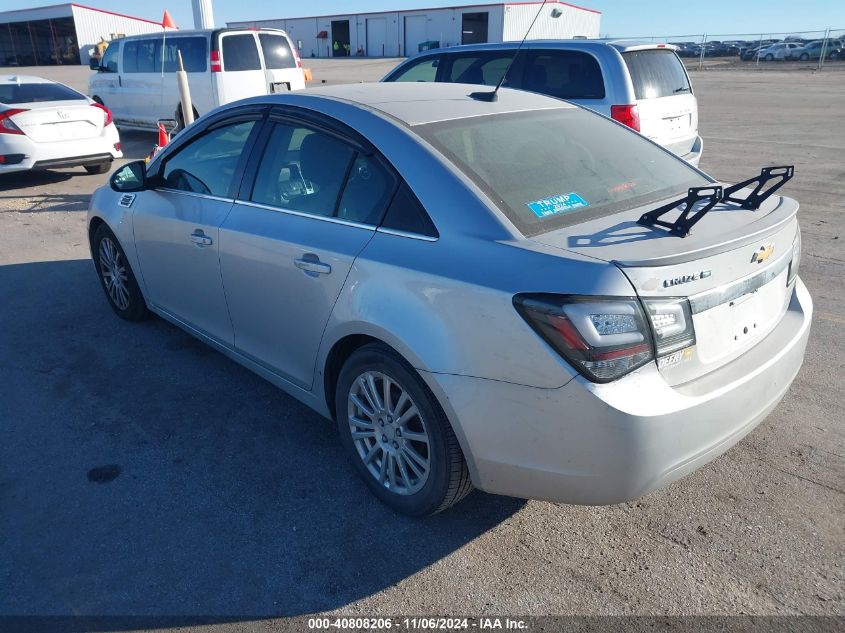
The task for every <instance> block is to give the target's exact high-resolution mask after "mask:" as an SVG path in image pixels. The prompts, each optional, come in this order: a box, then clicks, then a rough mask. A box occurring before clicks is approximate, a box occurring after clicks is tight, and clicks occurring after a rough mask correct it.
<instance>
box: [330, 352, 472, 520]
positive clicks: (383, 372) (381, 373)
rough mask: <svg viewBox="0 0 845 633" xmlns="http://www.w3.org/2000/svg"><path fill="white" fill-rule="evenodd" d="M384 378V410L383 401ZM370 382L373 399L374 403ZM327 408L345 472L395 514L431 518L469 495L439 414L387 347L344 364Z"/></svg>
mask: <svg viewBox="0 0 845 633" xmlns="http://www.w3.org/2000/svg"><path fill="white" fill-rule="evenodd" d="M385 377H386V378H387V379H388V380H389V384H390V386H388V392H387V393H388V394H390V400H391V401H392V406H391V403H388V402H385V400H386V399H387V398H386V397H385V391H384V387H385V384H384V378H385ZM370 378H371V379H372V382H370V381H369V380H368V379H370ZM370 384H372V385H374V386H375V394H376V395H377V396H378V397H376V398H375V402H373V396H372V394H373V389H372V387H370V386H369V385H370ZM403 394H404V395H403ZM405 397H407V399H404V398H405ZM403 399H404V400H403ZM358 403H361V404H363V407H359V406H358ZM373 405H375V406H373ZM335 408H336V410H337V412H336V415H335V417H336V421H337V427H338V431H339V433H340V440H341V443H342V444H343V445H344V447H345V448H346V451H347V454H348V456H349V458H350V459H351V460H352V464H353V466H354V467H355V469H356V470H357V471H358V473H359V474H360V475H361V477H362V478H363V479H364V482H365V483H366V485H367V486H368V487H369V489H370V491H371V492H372V493H373V494H374V495H375V496H376V497H378V498H379V499H380V500H381V501H382V502H383V503H385V504H386V505H388V506H389V507H390V508H392V509H393V510H395V511H396V512H399V513H401V514H405V515H408V516H413V517H421V516H428V515H432V514H436V513H438V512H441V511H443V510H445V509H446V508H448V507H450V506H452V505H454V504H455V503H457V502H458V501H460V500H461V499H463V498H464V497H465V496H466V495H467V494H469V493H470V492H471V491H472V481H471V479H470V476H469V470H468V469H467V464H466V460H465V459H464V455H463V452H462V451H461V447H460V445H459V444H458V439H457V437H455V432H454V431H453V430H452V427H451V426H450V424H449V421H448V420H447V418H446V414H445V413H444V412H443V409H442V408H441V407H440V404H439V403H438V402H437V399H436V398H435V397H434V394H433V393H431V390H430V389H429V388H428V386H427V385H426V384H425V382H423V380H422V378H420V376H419V374H417V372H416V371H415V370H414V368H413V367H411V366H410V365H409V364H408V363H407V362H406V361H405V360H404V359H403V358H402V357H401V356H399V355H398V354H397V353H396V352H395V351H393V350H392V349H391V348H389V347H388V346H386V345H384V344H382V343H372V344H368V345H364V346H363V347H361V348H360V349H358V350H357V351H355V352H354V353H353V354H352V355H351V356H350V357H349V359H347V361H346V363H345V364H344V365H343V368H342V369H341V371H340V375H339V377H338V381H337V387H336V389H335ZM414 408H415V409H416V412H417V414H414V413H413V412H412V410H413V409H414ZM367 409H369V411H370V412H371V413H368V412H367ZM371 414H372V415H371ZM394 415H395V416H396V418H394ZM352 419H355V420H357V421H358V423H357V424H356V423H354V422H352V421H351V420H352ZM402 419H405V422H401V420H402ZM353 426H354V427H355V432H356V434H357V437H355V438H353ZM377 434H379V435H380V436H381V437H380V438H379V437H377ZM412 434H413V436H414V437H413V438H411V437H410V436H411V435H412ZM421 438H425V439H424V440H423V439H421ZM367 458H369V459H367ZM419 458H422V460H420V459H419ZM365 461H366V463H365ZM426 464H427V465H426ZM371 469H372V470H371ZM403 470H404V472H402V471H403Z"/></svg>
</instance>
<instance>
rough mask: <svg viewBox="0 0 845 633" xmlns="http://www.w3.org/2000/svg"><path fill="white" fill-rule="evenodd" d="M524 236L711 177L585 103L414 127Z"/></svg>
mask: <svg viewBox="0 0 845 633" xmlns="http://www.w3.org/2000/svg"><path fill="white" fill-rule="evenodd" d="M414 130H415V131H416V132H417V133H418V134H420V135H421V136H422V137H423V138H425V139H426V140H427V141H429V142H430V143H431V144H432V145H434V147H435V148H437V149H438V150H439V151H440V152H441V153H442V154H443V155H445V156H446V157H447V158H448V159H449V160H451V161H452V162H453V163H454V164H455V165H456V166H457V167H458V168H459V169H460V170H461V171H463V172H464V173H465V174H466V175H467V176H468V177H469V178H470V179H471V180H473V181H474V182H475V183H476V184H477V185H478V186H479V187H480V188H481V189H482V190H483V191H485V192H486V193H487V194H488V195H489V196H490V198H491V199H492V200H493V201H494V202H496V203H497V204H498V206H499V207H500V208H501V210H502V211H503V212H504V213H505V215H506V216H507V217H508V219H510V220H511V222H513V223H514V225H516V227H517V228H518V229H519V230H520V232H522V233H523V234H524V235H525V236H532V235H538V234H541V233H546V232H548V231H551V230H554V229H557V228H560V227H563V226H569V225H572V224H578V223H580V222H584V221H586V220H590V219H593V218H597V217H602V216H605V215H610V214H612V213H616V212H618V211H621V210H623V209H629V208H632V207H635V206H639V205H643V204H648V203H650V202H656V201H658V200H663V199H665V198H669V197H671V196H674V195H682V194H685V193H686V191H687V189H688V188H689V187H694V186H703V185H706V184H708V183H709V181H708V180H707V179H706V178H705V177H704V176H702V175H701V174H700V173H699V172H697V171H696V170H694V169H693V168H692V167H690V166H689V165H687V163H685V162H684V161H683V160H681V159H679V158H676V157H675V156H673V155H672V154H669V153H668V152H666V151H665V150H663V149H662V148H660V147H658V146H657V145H655V144H653V143H651V142H650V141H648V140H646V139H644V138H643V137H641V136H640V135H639V134H637V133H636V132H633V131H631V130H629V129H628V128H625V127H623V126H621V125H618V124H616V123H613V122H612V121H609V120H607V119H605V118H604V117H602V116H601V115H598V114H595V113H592V112H590V111H588V110H584V109H581V108H556V109H553V110H540V111H532V112H515V113H508V114H497V115H492V116H479V117H472V118H465V119H457V120H453V121H444V122H440V123H430V124H426V125H420V126H417V127H415V128H414Z"/></svg>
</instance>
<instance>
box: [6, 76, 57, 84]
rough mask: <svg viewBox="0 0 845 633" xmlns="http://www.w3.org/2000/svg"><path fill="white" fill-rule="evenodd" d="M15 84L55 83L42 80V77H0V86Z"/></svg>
mask: <svg viewBox="0 0 845 633" xmlns="http://www.w3.org/2000/svg"><path fill="white" fill-rule="evenodd" d="M5 83H17V84H54V83H56V82H55V81H51V80H49V79H44V77H36V76H35V75H0V84H5Z"/></svg>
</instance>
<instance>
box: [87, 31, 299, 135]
mask: <svg viewBox="0 0 845 633" xmlns="http://www.w3.org/2000/svg"><path fill="white" fill-rule="evenodd" d="M177 51H181V53H182V62H183V64H184V67H185V70H186V71H187V73H188V84H189V85H190V88H191V99H192V101H193V104H194V110H195V116H198V115H202V114H205V113H206V112H209V111H210V110H212V109H214V108H216V107H217V106H219V105H223V104H224V103H230V102H232V101H237V100H238V99H243V98H245V97H254V96H257V95H266V94H271V93H275V92H287V91H289V90H302V89H303V88H305V74H304V72H303V70H302V61H301V60H300V58H299V54H298V52H297V50H296V48H295V47H294V46H293V45H292V43H291V41H290V38H289V37H288V36H287V34H286V33H285V32H284V31H282V30H279V29H213V30H212V29H207V30H196V31H168V32H166V33H155V34H147V35H135V36H132V37H125V38H121V39H118V40H115V41H113V42H112V43H111V44H109V47H108V48H107V49H106V52H105V54H104V55H103V58H102V59H101V60H99V61H97V60H92V62H91V69H92V70H96V71H97V72H96V74H94V75H92V76H91V77H90V79H89V80H88V94H89V95H90V96H91V98H92V99H94V100H95V101H96V102H98V103H100V104H103V105H105V106H106V107H108V108H109V109H110V110H111V111H112V113H113V115H114V119H115V122H116V123H117V125H118V126H120V127H121V128H129V129H136V128H137V129H155V127H156V124H157V121H158V120H160V119H173V118H175V119H176V120H177V121H178V122H179V124H180V127H182V126H183V124H184V119H183V116H182V106H181V102H180V98H179V89H178V87H177V84H176V70H177V69H178V61H177V57H176V52H177Z"/></svg>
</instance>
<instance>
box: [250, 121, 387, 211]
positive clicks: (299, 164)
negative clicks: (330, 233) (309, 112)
mask: <svg viewBox="0 0 845 633" xmlns="http://www.w3.org/2000/svg"><path fill="white" fill-rule="evenodd" d="M392 193H393V179H392V176H391V174H390V172H389V171H387V169H386V168H385V167H384V166H383V165H382V164H381V163H380V162H379V161H378V160H377V159H375V158H374V157H369V156H365V155H363V154H360V153H358V152H357V151H356V150H355V149H354V148H352V147H351V146H350V145H347V144H346V143H344V142H343V141H341V140H340V139H338V138H336V137H334V136H331V135H329V134H326V133H324V132H320V131H317V130H313V129H311V128H307V127H300V126H295V125H289V124H282V123H277V124H276V125H275V126H274V128H273V131H272V133H271V135H270V139H269V141H268V143H267V149H266V150H265V153H264V156H263V159H262V161H261V164H260V166H259V168H258V172H257V174H256V178H255V185H254V187H253V190H252V195H251V196H250V200H252V201H253V202H257V203H260V204H266V205H270V206H274V207H279V208H282V209H290V210H292V211H302V212H304V213H310V214H313V215H319V216H323V217H337V218H340V219H343V220H348V221H351V222H360V223H364V224H377V223H378V222H379V220H380V219H381V216H382V213H383V211H384V207H385V206H386V205H387V203H388V200H389V198H390V196H391V194H392Z"/></svg>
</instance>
